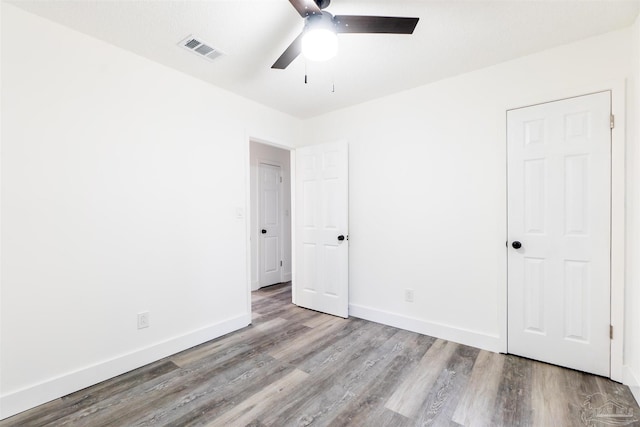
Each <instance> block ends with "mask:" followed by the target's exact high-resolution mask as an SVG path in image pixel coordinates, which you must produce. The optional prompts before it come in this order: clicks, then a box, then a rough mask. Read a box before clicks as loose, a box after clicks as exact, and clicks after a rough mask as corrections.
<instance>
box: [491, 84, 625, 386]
mask: <svg viewBox="0 0 640 427" xmlns="http://www.w3.org/2000/svg"><path fill="white" fill-rule="evenodd" d="M625 86H626V82H625V80H624V79H620V80H614V81H609V82H607V83H604V84H603V83H600V84H593V85H588V86H581V87H577V88H571V89H561V90H551V91H549V92H548V93H542V94H539V95H537V96H536V97H535V98H532V99H527V100H523V101H522V102H518V103H513V105H511V106H509V108H506V109H505V112H504V123H505V128H504V129H505V130H504V132H505V133H504V141H505V142H504V144H505V145H504V150H505V151H504V154H505V170H504V177H505V187H504V195H505V199H504V200H505V208H506V206H507V188H506V187H507V144H508V141H507V132H506V127H507V111H509V110H513V109H517V108H525V107H531V106H534V105H539V104H545V103H549V102H554V101H561V100H564V99H568V98H575V97H579V96H584V95H590V94H593V93H598V92H605V91H609V92H610V96H611V114H613V115H614V116H615V127H614V128H613V129H612V130H611V207H610V208H611V224H610V226H611V243H610V244H611V267H610V268H611V273H610V274H611V276H610V286H611V325H612V326H613V338H612V339H611V347H610V378H611V379H612V380H614V381H619V382H622V380H623V358H624V353H623V346H624V276H625V206H624V205H625V192H626V191H625V136H626V135H625V128H626V115H625V112H626V111H625V104H626V96H625V95H626V94H625ZM506 219H507V212H506V209H505V236H504V239H503V240H504V241H505V242H506V241H507V235H508V234H507V233H508V230H507V222H506ZM507 256H508V248H507V247H506V245H505V252H504V281H503V283H504V289H503V292H502V293H501V294H502V295H501V299H502V303H501V304H500V307H501V310H500V311H501V313H500V318H501V319H502V322H501V324H502V328H501V329H502V330H501V333H500V335H501V336H502V338H503V339H502V349H503V350H502V351H503V352H504V353H506V352H507V339H508V334H507V332H508V329H507V328H508V316H507V310H508V298H507V294H508V282H507Z"/></svg>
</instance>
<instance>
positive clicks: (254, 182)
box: [250, 141, 291, 290]
mask: <svg viewBox="0 0 640 427" xmlns="http://www.w3.org/2000/svg"><path fill="white" fill-rule="evenodd" d="M250 150H251V175H250V179H251V289H252V290H257V289H259V288H260V285H259V283H258V280H259V278H258V266H259V261H260V259H259V254H258V249H259V248H258V246H259V239H260V235H259V234H258V230H259V228H260V224H258V206H259V194H258V177H259V175H258V167H259V163H260V162H265V163H268V164H272V165H276V166H280V167H281V170H280V173H281V174H282V194H281V201H282V205H281V206H282V215H283V216H282V272H283V278H282V281H283V282H286V281H289V280H291V152H290V151H289V150H283V149H281V148H276V147H273V146H270V145H266V144H261V143H258V142H255V141H251V146H250Z"/></svg>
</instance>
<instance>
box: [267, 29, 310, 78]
mask: <svg viewBox="0 0 640 427" xmlns="http://www.w3.org/2000/svg"><path fill="white" fill-rule="evenodd" d="M302 34H303V33H300V35H299V36H298V37H296V39H295V40H294V41H292V42H291V44H290V45H289V47H288V48H286V49H285V51H284V52H283V53H282V55H280V58H278V60H277V61H276V62H275V63H274V64H273V65H272V66H271V68H277V69H278V70H284V69H285V68H287V67H288V66H289V64H291V62H293V60H294V59H296V58H297V57H298V55H300V52H302Z"/></svg>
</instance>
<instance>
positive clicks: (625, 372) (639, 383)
mask: <svg viewBox="0 0 640 427" xmlns="http://www.w3.org/2000/svg"><path fill="white" fill-rule="evenodd" d="M622 383H623V384H624V385H626V386H628V387H629V389H630V390H631V394H633V397H634V398H635V399H636V402H637V403H638V404H640V375H636V374H635V373H634V372H633V371H632V370H631V368H629V367H628V366H625V367H624V368H623V369H622Z"/></svg>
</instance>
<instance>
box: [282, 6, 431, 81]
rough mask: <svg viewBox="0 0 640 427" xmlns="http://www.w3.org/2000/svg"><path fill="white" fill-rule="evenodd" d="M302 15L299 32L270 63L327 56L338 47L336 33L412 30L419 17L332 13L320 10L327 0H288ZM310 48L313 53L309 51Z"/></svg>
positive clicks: (387, 32)
mask: <svg viewBox="0 0 640 427" xmlns="http://www.w3.org/2000/svg"><path fill="white" fill-rule="evenodd" d="M289 2H290V3H291V4H292V5H293V7H294V8H295V9H296V10H297V11H298V13H299V14H300V16H302V17H303V18H304V19H305V26H304V30H303V31H302V33H301V34H300V35H299V36H298V37H296V39H295V40H294V41H293V42H292V43H291V44H290V45H289V47H288V48H287V49H285V51H284V53H283V54H282V55H280V58H278V60H277V61H276V62H275V63H274V64H273V65H272V66H271V68H276V69H280V70H284V69H285V68H287V67H288V66H289V64H291V62H293V60H294V59H296V58H297V57H298V55H300V53H301V52H304V53H305V56H307V57H308V58H309V59H312V60H325V59H329V58H330V57H332V56H333V55H335V53H336V52H337V49H338V44H337V43H338V42H337V38H336V34H338V33H385V34H413V30H414V29H415V28H416V25H417V24H418V19H419V18H399V17H392V16H358V15H335V16H333V15H332V14H331V13H329V12H325V11H323V9H325V8H326V7H327V6H329V3H331V0H289ZM312 52H314V53H312Z"/></svg>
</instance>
